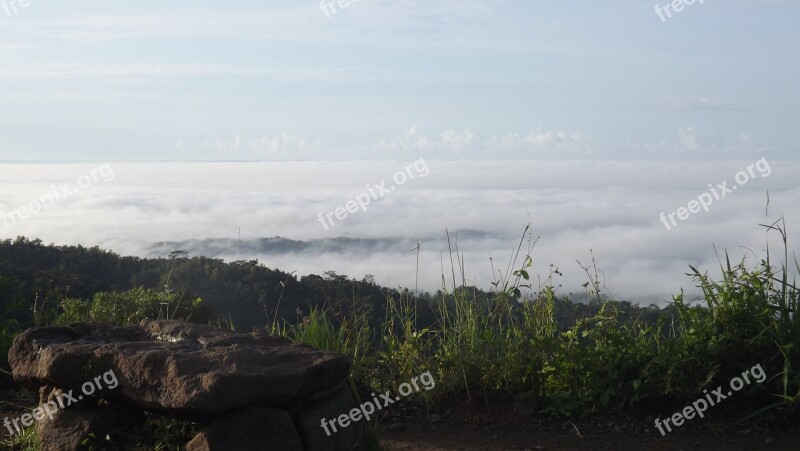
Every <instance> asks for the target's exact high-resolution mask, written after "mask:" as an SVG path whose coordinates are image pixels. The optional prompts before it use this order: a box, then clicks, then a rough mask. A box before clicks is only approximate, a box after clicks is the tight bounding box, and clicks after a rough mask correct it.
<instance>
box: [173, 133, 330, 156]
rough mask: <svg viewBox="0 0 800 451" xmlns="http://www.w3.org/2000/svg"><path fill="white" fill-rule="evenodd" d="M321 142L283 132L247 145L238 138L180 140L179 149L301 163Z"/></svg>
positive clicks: (212, 154) (176, 146) (194, 153)
mask: <svg viewBox="0 0 800 451" xmlns="http://www.w3.org/2000/svg"><path fill="white" fill-rule="evenodd" d="M321 144H322V143H321V141H319V140H316V141H312V140H309V139H307V138H302V137H298V136H294V135H291V134H289V133H287V132H285V131H284V132H282V133H281V134H280V135H278V136H262V137H260V138H254V139H250V140H247V141H244V140H242V138H241V136H240V135H239V134H237V135H236V136H234V137H233V138H232V139H216V140H199V141H198V140H192V139H179V140H178V141H177V142H176V143H175V148H176V149H177V150H178V151H180V152H181V153H182V154H184V155H186V154H188V155H191V156H194V157H198V156H201V157H202V156H205V157H206V158H213V157H218V158H220V159H223V160H236V159H242V160H300V159H304V158H307V157H309V156H310V155H311V153H310V152H313V151H318V150H319V149H320V145H321Z"/></svg>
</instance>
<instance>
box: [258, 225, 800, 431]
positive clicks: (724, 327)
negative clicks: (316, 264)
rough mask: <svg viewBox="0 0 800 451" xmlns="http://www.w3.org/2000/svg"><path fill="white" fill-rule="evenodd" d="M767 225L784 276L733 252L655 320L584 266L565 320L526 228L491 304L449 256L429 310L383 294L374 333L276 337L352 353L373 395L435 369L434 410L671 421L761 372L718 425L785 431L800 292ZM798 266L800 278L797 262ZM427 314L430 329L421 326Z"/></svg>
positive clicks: (326, 330) (289, 332) (765, 260)
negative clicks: (662, 415) (462, 406)
mask: <svg viewBox="0 0 800 451" xmlns="http://www.w3.org/2000/svg"><path fill="white" fill-rule="evenodd" d="M763 227H765V229H766V231H767V233H768V234H779V236H780V237H781V238H782V240H783V249H782V251H783V253H782V255H781V257H782V259H780V262H779V264H778V266H777V267H776V266H775V265H774V263H775V262H774V259H773V256H772V255H771V252H770V250H769V249H767V251H766V255H764V256H763V257H762V258H760V259H759V260H758V261H757V262H756V263H755V264H754V265H753V266H752V267H750V266H748V261H747V260H742V261H741V262H740V263H739V264H736V265H733V264H732V263H731V262H730V259H729V256H728V255H727V253H726V254H725V257H724V262H721V263H720V265H721V271H722V277H721V279H720V280H712V279H711V278H710V277H709V276H708V274H707V273H705V272H701V271H700V270H698V269H697V268H694V267H690V270H691V273H689V274H687V275H689V276H691V277H692V278H693V280H694V281H695V283H696V284H697V286H698V287H699V288H700V289H701V290H702V293H703V299H701V303H700V304H698V303H696V302H689V301H687V300H686V299H685V297H684V295H683V294H682V293H681V294H679V295H677V296H675V297H674V298H673V299H672V301H671V303H670V305H669V306H667V307H666V308H664V309H663V310H661V311H660V312H659V315H658V318H657V319H656V320H655V321H653V320H648V321H645V320H643V319H641V318H631V317H630V316H629V315H627V314H626V313H625V312H624V308H625V304H624V303H620V302H616V301H614V300H613V299H610V298H609V297H608V296H607V295H606V294H605V293H604V292H603V288H602V283H601V282H600V280H599V276H598V274H599V272H598V270H597V268H596V265H595V264H594V261H593V263H592V265H590V266H582V268H583V270H584V271H585V272H586V274H587V276H588V277H589V281H588V282H587V283H586V284H585V285H584V287H586V290H587V292H586V297H587V299H589V301H588V302H589V303H590V304H591V305H593V306H594V311H593V313H591V314H589V315H580V314H576V315H574V316H575V317H574V320H573V321H572V323H570V324H567V325H564V321H563V318H562V319H559V318H557V317H556V316H557V313H558V312H564V311H570V309H573V310H575V309H576V306H575V304H572V303H570V302H569V301H567V300H566V299H565V298H559V297H558V296H557V294H556V292H557V289H558V286H557V285H556V280H557V277H559V276H561V273H560V272H559V270H558V268H552V267H551V268H550V269H549V271H548V274H546V275H545V277H544V278H543V282H540V283H539V284H538V285H537V286H533V284H532V277H531V271H532V266H533V260H532V257H531V253H532V250H533V247H534V246H535V244H536V240H534V239H532V237H531V236H530V233H529V230H528V229H526V231H525V234H524V235H523V238H522V239H521V240H520V245H519V247H518V248H517V250H516V252H515V253H514V254H513V255H512V258H511V259H510V260H509V262H508V264H507V266H506V268H505V269H504V270H496V269H495V273H496V275H497V280H496V281H495V283H494V284H493V290H492V291H491V293H490V294H489V295H488V296H484V295H482V294H480V293H479V292H478V291H477V290H475V289H472V288H471V287H469V286H468V285H467V283H466V280H465V278H464V276H463V273H462V271H461V268H463V261H462V260H461V258H462V257H461V256H460V254H459V253H458V251H457V249H456V250H453V249H452V248H451V252H450V256H451V270H450V274H448V275H447V276H443V278H442V279H443V284H442V285H443V289H442V290H441V291H440V292H439V294H438V295H437V297H436V299H435V302H433V303H431V304H429V305H427V304H421V303H420V302H419V300H418V299H417V298H416V297H415V296H414V295H413V293H405V294H403V295H401V296H400V297H399V298H394V297H387V299H386V312H387V313H386V318H385V320H384V321H383V324H381V325H380V326H379V327H377V328H375V327H374V326H371V325H370V324H368V322H367V317H368V315H367V314H365V313H364V310H363V309H362V310H360V312H361V313H360V314H358V315H353V316H350V317H342V315H341V314H339V313H334V312H332V311H330V310H319V309H317V310H313V311H312V312H311V313H310V314H309V315H308V316H305V317H300V318H299V319H298V321H297V323H296V324H294V325H292V326H288V327H287V326H285V327H284V328H283V329H282V330H275V329H274V328H273V331H277V332H280V333H282V334H284V335H286V336H288V337H290V338H292V339H295V340H298V341H301V342H305V343H308V344H311V345H313V346H316V347H319V348H321V349H326V350H331V351H335V352H340V353H343V354H345V355H347V356H348V357H350V358H351V359H352V360H353V362H354V366H353V371H352V380H353V381H355V382H357V383H360V384H364V385H368V386H370V387H372V388H374V389H375V390H396V388H397V386H398V385H399V384H400V383H402V382H404V381H407V380H409V379H410V378H412V377H414V376H416V375H418V374H420V373H422V372H424V371H426V370H430V371H432V373H433V374H434V375H435V378H436V388H435V390H434V391H431V392H426V393H422V394H420V395H419V401H420V402H422V403H425V404H427V405H430V404H432V403H435V402H439V401H442V400H445V399H453V398H455V399H465V400H467V401H469V402H470V404H474V403H478V404H479V405H482V406H483V407H484V408H485V409H487V410H491V409H492V404H493V403H494V402H497V401H502V402H505V400H507V399H509V398H513V399H516V400H518V401H519V400H522V401H523V402H525V403H527V404H528V405H529V406H530V407H532V408H533V410H534V411H536V412H540V413H543V414H550V415H560V416H566V417H569V416H575V415H589V414H594V413H600V412H613V411H618V410H620V409H628V408H633V409H637V410H642V411H645V412H650V413H656V412H664V411H668V412H672V411H674V409H675V408H678V407H681V406H684V405H686V403H687V402H689V401H692V400H694V399H696V398H697V397H698V396H700V395H701V394H702V390H703V389H704V388H708V387H716V386H717V385H722V384H727V383H728V381H729V380H730V379H731V378H732V377H734V376H737V375H739V374H740V373H741V372H742V370H744V369H747V368H750V367H752V366H753V365H755V364H761V365H762V367H763V368H764V370H765V371H766V372H767V374H768V376H769V379H768V380H767V381H765V382H764V383H763V384H760V385H753V386H748V387H746V388H745V389H744V390H743V391H742V392H739V393H737V395H736V396H735V397H733V398H732V399H731V400H730V401H726V403H725V404H724V405H722V406H720V408H718V409H715V411H714V412H713V413H711V415H720V416H725V415H731V414H734V415H735V414H739V416H741V413H742V412H746V413H748V416H746V418H748V417H750V416H754V415H751V414H763V413H765V412H768V411H769V412H771V415H772V416H773V417H775V416H777V417H779V418H783V419H786V420H787V421H789V420H790V419H792V418H795V417H796V415H797V407H798V401H800V373H799V372H798V365H800V356H799V355H798V349H800V324H798V321H800V317H798V316H797V308H798V288H797V285H796V284H795V283H794V281H790V280H789V268H790V266H789V252H788V249H789V247H788V243H787V241H786V233H785V224H784V223H783V221H782V220H780V221H777V222H775V223H772V224H768V225H764V226H763ZM526 242H527V247H526V249H523V247H524V245H525V243H526ZM456 247H457V246H456ZM525 251H527V252H525ZM792 263H793V265H794V267H795V268H796V269H797V270H798V272H800V265H798V263H797V260H796V259H794V260H793V262H792ZM363 308H365V309H368V308H369V306H363ZM431 311H432V312H433V313H434V315H435V321H434V322H433V323H432V324H428V325H425V326H418V324H419V321H418V320H419V318H420V317H421V316H424V315H425V314H427V313H429V312H431Z"/></svg>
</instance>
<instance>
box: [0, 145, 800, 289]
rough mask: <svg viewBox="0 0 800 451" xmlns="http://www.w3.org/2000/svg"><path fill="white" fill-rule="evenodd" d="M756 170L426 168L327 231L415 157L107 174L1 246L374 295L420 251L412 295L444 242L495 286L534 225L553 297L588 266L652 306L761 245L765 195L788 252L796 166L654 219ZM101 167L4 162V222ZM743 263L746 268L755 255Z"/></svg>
mask: <svg viewBox="0 0 800 451" xmlns="http://www.w3.org/2000/svg"><path fill="white" fill-rule="evenodd" d="M754 162H755V159H752V160H741V161H731V162H725V163H697V162H689V161H672V162H663V161H662V162H649V163H642V162H638V163H626V162H596V161H571V162H554V161H533V160H532V161H514V162H509V161H500V160H496V161H481V162H470V161H443V160H426V163H427V166H428V167H429V169H430V173H429V175H427V176H426V177H424V178H421V177H417V178H414V179H411V180H408V181H407V182H405V183H404V184H402V185H397V186H395V188H396V189H394V190H392V191H390V192H387V193H386V194H385V195H384V196H383V197H382V198H381V199H380V200H377V201H374V202H372V203H371V204H370V205H369V206H368V208H367V211H365V212H364V211H361V210H359V211H357V212H355V213H351V214H348V215H347V217H346V218H345V219H344V220H340V221H336V224H335V225H334V226H333V227H330V228H328V229H327V230H326V229H325V228H324V227H323V226H322V225H321V223H320V222H319V220H318V215H319V213H323V215H324V214H328V213H333V212H334V211H335V210H336V208H337V207H340V206H344V205H346V203H347V201H348V200H351V199H355V198H357V196H358V195H359V194H362V193H364V192H366V191H367V190H368V189H369V188H370V187H374V186H375V185H377V184H379V183H381V182H384V181H385V182H386V186H391V185H393V184H394V183H393V176H394V175H395V173H396V172H398V171H403V170H404V168H406V167H407V166H408V165H409V164H410V163H411V160H409V161H386V162H374V161H373V162H305V163H302V162H285V163H146V164H145V163H111V165H110V166H111V168H112V169H113V180H109V181H105V180H104V179H102V178H101V179H98V180H96V181H95V182H94V183H90V184H88V186H86V187H85V188H84V189H81V190H79V191H78V192H77V193H75V194H74V195H72V196H70V197H68V198H66V199H64V200H62V201H59V202H55V203H54V204H53V205H52V206H51V207H50V208H49V209H48V211H46V212H44V211H41V212H38V213H35V214H32V215H29V216H28V217H26V218H25V219H24V220H22V219H19V217H17V218H16V219H17V220H16V221H15V223H11V222H6V223H5V224H4V223H3V220H1V219H0V234H2V236H5V237H7V238H14V237H16V236H18V235H25V236H28V237H39V238H41V239H42V240H44V241H45V242H48V243H49V242H53V243H57V244H82V245H85V246H91V245H99V246H101V247H105V248H109V249H111V250H114V251H116V252H119V253H123V254H135V255H141V256H148V255H166V254H168V252H169V251H170V250H174V249H173V248H172V247H174V248H183V249H186V250H188V251H190V253H192V254H194V255H198V254H200V253H204V254H209V255H213V256H219V257H222V258H225V259H228V260H236V259H245V258H248V259H249V258H258V259H259V261H261V262H262V263H264V264H266V265H267V266H271V267H277V268H280V269H282V270H286V271H293V270H296V271H298V273H299V274H307V273H317V274H320V273H322V272H323V271H326V270H334V271H336V272H338V273H340V274H347V275H350V276H353V277H362V276H363V275H364V274H374V275H375V276H376V280H377V281H378V282H379V283H381V284H385V285H390V286H404V287H411V288H413V287H414V285H415V283H417V274H416V253H415V252H412V249H413V248H415V247H416V242H417V240H419V241H420V244H421V253H420V272H419V275H418V283H419V285H420V287H421V288H425V289H428V290H435V289H437V288H439V287H440V286H441V280H442V274H450V256H449V255H448V246H447V243H446V241H445V238H444V237H445V230H450V231H451V232H452V233H451V236H452V237H453V238H454V239H456V237H457V239H458V250H459V252H463V258H464V261H465V262H466V268H465V271H464V274H465V276H466V277H467V279H468V280H469V282H470V283H474V284H476V285H478V286H481V287H489V284H490V282H491V281H492V280H494V278H495V277H496V276H497V274H496V273H494V274H493V272H492V265H494V267H495V269H503V270H505V268H506V265H507V263H508V259H509V257H510V255H511V254H512V251H513V250H514V249H516V247H517V245H518V244H519V240H520V238H521V234H522V231H523V230H524V227H525V225H526V224H527V223H528V221H529V220H530V222H531V224H532V230H533V237H534V238H535V237H537V236H540V237H541V238H540V240H539V241H538V243H537V244H536V246H535V248H534V251H533V254H532V256H533V258H534V264H535V271H534V272H535V273H536V274H538V275H540V276H543V277H546V275H547V272H548V268H549V265H551V264H553V265H556V266H557V267H558V268H559V270H560V271H561V272H562V273H563V274H564V278H563V279H562V280H561V283H563V284H564V288H563V290H562V291H563V292H568V291H580V290H581V288H580V284H582V283H583V282H585V280H586V276H585V274H583V272H582V270H581V269H580V266H579V265H578V263H577V261H580V262H581V263H582V264H584V265H585V264H588V263H589V262H590V261H591V258H592V255H593V256H594V257H595V258H596V259H597V263H598V266H599V267H600V269H602V270H603V274H604V276H605V281H606V284H607V287H608V289H609V290H611V292H612V293H614V294H615V295H616V296H617V297H618V298H627V299H633V300H638V301H641V302H649V301H651V300H664V299H666V298H668V297H669V296H670V295H671V294H675V293H677V292H678V291H679V290H680V289H681V287H683V288H686V289H687V290H689V291H691V281H690V280H689V279H688V278H687V277H686V276H684V273H685V272H687V270H688V265H689V264H693V265H698V266H699V267H702V268H707V269H709V270H711V271H712V272H714V271H715V270H716V268H717V263H716V257H715V255H714V247H713V246H714V245H716V247H717V249H718V250H720V251H722V250H723V249H727V250H729V251H730V252H731V256H732V258H733V259H734V260H737V259H739V258H741V257H742V256H744V255H746V254H748V252H749V251H747V249H751V250H752V251H753V252H755V253H756V254H758V255H761V251H762V250H763V249H764V248H765V245H766V241H765V233H764V230H763V228H761V227H759V226H758V224H761V223H764V222H765V220H766V219H765V206H766V192H767V191H769V193H770V215H771V217H773V218H775V217H777V216H780V215H781V214H784V215H785V217H786V222H787V224H788V225H789V234H790V239H791V241H790V242H793V243H795V244H796V243H797V242H798V241H797V238H800V236H798V230H797V228H796V227H793V226H794V225H796V224H800V210H798V209H797V203H796V199H797V198H798V195H799V194H800V184H798V181H797V178H796V174H797V173H798V169H800V164H798V163H796V162H785V161H770V162H769V164H770V167H771V173H770V174H769V175H768V176H766V177H762V176H761V175H760V174H759V173H758V172H757V171H756V172H754V174H755V177H753V178H752V179H751V180H749V181H748V182H747V183H746V184H744V185H741V186H740V187H739V189H738V190H737V191H735V192H731V193H730V194H728V195H727V196H726V197H724V198H721V199H719V200H716V201H714V203H713V204H712V205H711V206H710V207H709V212H705V211H702V210H700V212H698V213H694V214H691V215H690V216H689V218H688V219H686V220H684V221H680V222H679V224H678V225H677V226H675V227H672V228H671V229H670V230H667V229H666V228H665V227H664V225H663V224H662V223H661V222H659V214H660V213H661V212H665V213H670V212H674V211H676V210H677V209H679V208H681V207H686V206H687V204H688V203H689V202H690V201H692V200H694V199H697V198H698V196H700V195H701V194H703V193H704V192H708V191H709V186H708V185H709V184H719V183H722V182H723V181H727V183H728V186H731V185H732V184H734V178H735V176H736V174H737V173H738V172H739V171H742V170H745V169H746V167H747V166H748V165H750V164H753V163H754ZM97 167H98V165H97V164H12V165H9V164H4V165H0V170H1V171H2V173H3V174H7V176H6V177H4V178H3V180H2V182H0V211H2V212H5V213H6V214H7V213H8V212H11V211H19V208H20V206H23V205H28V204H30V202H31V201H33V200H36V199H39V198H41V197H42V196H43V195H44V194H46V193H49V192H52V190H54V189H56V188H58V187H61V186H63V184H70V185H71V186H73V187H75V186H77V184H78V183H79V182H80V181H84V182H85V181H86V178H85V176H86V175H87V174H90V173H91V171H92V170H94V169H96V168H97ZM6 217H7V216H6ZM240 228H241V235H242V239H243V242H244V243H245V245H244V246H242V245H241V244H238V245H236V246H230V247H229V248H227V247H226V246H220V245H218V243H217V245H216V246H208V243H205V244H204V243H191V242H186V241H185V240H191V239H195V240H204V239H207V238H221V239H232V240H238V234H239V229H240ZM275 236H280V237H285V238H288V239H292V240H301V241H304V242H311V243H312V245H308V246H305V247H303V248H300V249H290V248H287V249H283V250H282V249H281V248H280V247H271V248H264V247H262V246H261V245H260V244H259V243H260V242H259V241H258V240H259V239H260V238H269V237H275ZM338 237H344V238H351V239H354V241H351V242H345V243H344V244H342V242H340V241H338V242H335V243H336V245H335V246H334V245H332V244H329V245H325V244H324V243H326V242H327V243H333V242H331V241H313V240H325V239H334V238H338ZM364 240H367V241H364ZM165 242H167V244H164V243H165ZM157 243H162V244H157ZM248 243H249V244H248ZM313 243H316V244H313ZM321 243H323V244H321ZM251 244H252V246H251ZM326 246H327V247H326ZM348 246H349V248H348ZM773 246H776V247H773V249H777V243H773ZM749 258H750V261H754V257H753V256H752V254H751V255H750V257H749ZM490 259H491V260H490Z"/></svg>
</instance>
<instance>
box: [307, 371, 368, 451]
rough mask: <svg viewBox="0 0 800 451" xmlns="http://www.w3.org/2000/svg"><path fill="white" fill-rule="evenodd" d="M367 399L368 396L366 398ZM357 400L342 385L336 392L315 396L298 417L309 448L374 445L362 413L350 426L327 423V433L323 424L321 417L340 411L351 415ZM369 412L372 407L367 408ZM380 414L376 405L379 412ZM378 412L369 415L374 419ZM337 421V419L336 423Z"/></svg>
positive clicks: (324, 450)
mask: <svg viewBox="0 0 800 451" xmlns="http://www.w3.org/2000/svg"><path fill="white" fill-rule="evenodd" d="M363 401H364V402H366V401H368V400H367V399H365V400H363ZM357 407H358V403H357V401H356V399H355V397H354V396H353V394H352V392H351V391H350V389H349V388H346V387H345V388H342V389H339V390H337V391H335V392H333V393H329V394H326V395H324V396H320V397H318V398H315V399H314V400H312V401H311V402H309V403H308V404H307V405H306V406H305V407H303V409H302V410H301V412H300V413H299V414H298V415H297V416H296V417H295V423H296V424H297V429H298V431H299V432H300V436H301V438H302V440H303V444H304V446H305V449H306V451H349V450H359V449H371V448H370V446H369V444H370V442H371V440H372V436H371V433H370V431H369V422H368V421H367V420H366V419H365V418H364V417H363V414H362V415H361V418H360V420H359V421H356V422H353V421H351V422H350V424H349V425H348V426H347V427H344V428H342V427H338V426H337V427H336V431H335V432H334V431H333V428H332V427H331V425H329V424H328V425H327V427H328V432H330V435H328V434H327V433H326V432H325V429H323V428H322V419H323V418H324V419H325V420H326V422H327V421H330V420H332V419H334V418H337V419H338V417H339V416H341V415H348V414H350V412H351V411H352V410H353V409H356V408H357ZM366 410H367V412H368V411H369V409H368V408H366ZM375 414H377V409H376V413H375ZM374 418H375V415H370V419H374ZM337 425H338V423H337Z"/></svg>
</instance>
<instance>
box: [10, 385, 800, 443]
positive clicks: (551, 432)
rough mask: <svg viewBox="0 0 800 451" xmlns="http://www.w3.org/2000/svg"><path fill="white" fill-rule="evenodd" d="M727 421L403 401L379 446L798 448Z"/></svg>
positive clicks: (771, 432) (385, 423) (13, 410)
mask: <svg viewBox="0 0 800 451" xmlns="http://www.w3.org/2000/svg"><path fill="white" fill-rule="evenodd" d="M18 393H19V392H15V393H13V394H11V393H8V392H7V393H4V395H5V396H4V398H5V399H4V400H2V401H0V425H2V419H3V418H4V417H9V418H15V417H18V416H19V415H21V414H22V413H24V412H25V411H27V409H26V408H25V407H26V405H29V404H32V402H31V399H32V398H29V397H27V396H19V395H18ZM9 395H11V396H9ZM15 395H16V396H15ZM724 426H725V425H724V424H719V425H716V424H708V423H703V424H698V425H694V424H693V425H688V424H687V425H684V426H682V427H681V428H680V429H676V430H674V431H673V432H671V433H669V434H667V435H666V436H664V437H662V436H661V434H660V433H659V432H658V430H657V429H656V428H655V427H654V426H653V423H652V421H651V420H645V419H642V418H637V417H634V416H630V415H618V416H613V417H609V416H605V417H595V418H591V419H582V420H571V421H567V420H563V419H553V418H549V417H539V416H536V415H531V414H521V413H520V412H518V411H513V410H511V411H506V412H494V413H493V414H492V415H487V414H483V413H478V412H474V411H473V412H467V411H464V410H463V409H461V408H460V407H458V406H454V407H452V408H450V409H443V410H441V411H439V412H436V411H432V412H431V413H430V414H426V412H425V409H423V408H420V407H414V406H403V405H398V406H396V407H395V408H394V409H393V411H392V412H391V413H390V414H389V416H387V417H385V418H384V419H383V420H382V422H381V429H382V432H381V434H380V435H381V444H383V445H384V446H386V447H388V448H389V449H390V450H392V451H394V450H400V451H422V450H426V451H427V450H431V451H451V450H452V451H455V450H458V451H461V450H492V451H494V450H518V451H525V450H530V451H562V450H563V451H567V450H569V451H572V450H598V451H606V450H620V451H626V450H636V451H641V450H646V451H662V450H663V451H680V450H685V451H690V450H702V451H723V450H724V451H728V450H758V451H761V450H769V451H782V450H798V449H800V427H798V426H794V427H782V428H777V427H769V426H760V427H757V426H747V427H737V428H729V429H726V430H720V429H721V428H723V427H724ZM2 430H3V432H2V433H0V437H5V436H7V435H8V431H7V430H5V428H2Z"/></svg>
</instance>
